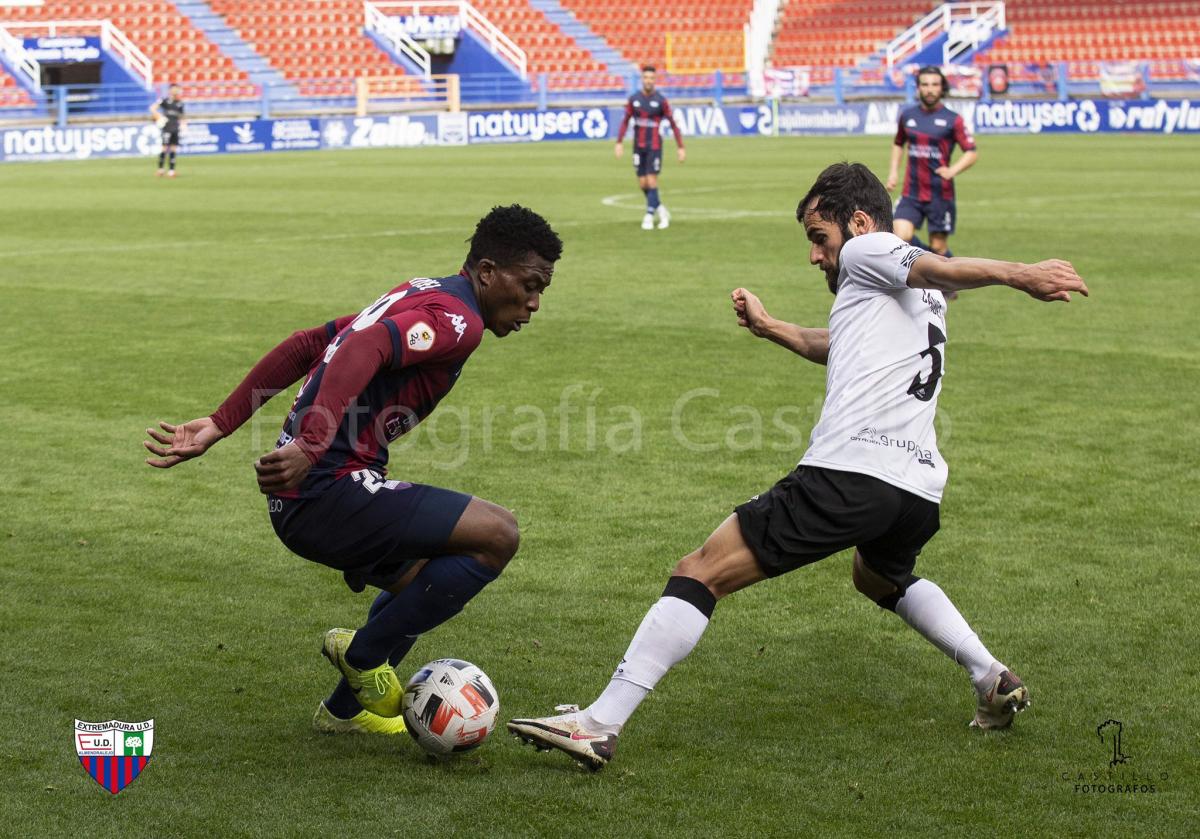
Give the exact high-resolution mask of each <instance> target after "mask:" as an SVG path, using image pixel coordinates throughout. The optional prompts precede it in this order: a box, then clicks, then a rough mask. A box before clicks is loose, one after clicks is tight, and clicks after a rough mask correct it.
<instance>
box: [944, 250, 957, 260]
mask: <svg viewBox="0 0 1200 839" xmlns="http://www.w3.org/2000/svg"><path fill="white" fill-rule="evenodd" d="M942 256H944V257H946V258H947V259H951V258H953V257H954V251H952V250H950V249H949V248H946V252H945V253H944V254H942Z"/></svg>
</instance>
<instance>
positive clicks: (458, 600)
mask: <svg viewBox="0 0 1200 839" xmlns="http://www.w3.org/2000/svg"><path fill="white" fill-rule="evenodd" d="M498 576H500V575H499V573H498V572H496V571H493V570H492V569H491V568H488V567H487V566H484V565H481V564H480V563H478V562H476V561H475V560H474V559H471V558H470V557H469V556H439V557H437V558H436V559H431V560H430V561H429V562H427V563H426V564H425V567H424V568H422V569H421V572H420V573H419V574H417V576H416V577H414V578H413V581H412V582H411V583H409V584H408V586H407V587H406V588H405V589H404V590H403V591H401V592H400V593H399V594H397V595H395V596H393V597H392V599H391V600H390V601H388V602H387V603H386V604H384V605H383V607H382V608H381V609H380V610H379V612H378V613H377V614H375V616H374V617H372V618H370V619H369V620H368V621H367V623H366V625H365V626H363V627H362V628H361V629H360V630H358V632H357V633H355V635H354V641H352V642H351V644H350V648H349V649H347V650H346V661H347V662H349V663H350V665H351V666H353V667H357V668H359V669H360V670H366V669H369V668H371V667H378V666H379V665H380V664H382V663H383V662H385V661H387V660H388V659H389V657H390V656H391V655H392V653H393V650H395V649H397V647H398V646H399V645H400V644H401V643H402V642H403V641H404V640H405V639H407V638H413V639H415V638H416V636H418V635H422V634H424V633H426V632H428V631H429V630H431V629H433V628H434V627H436V626H440V625H441V624H443V623H445V622H446V621H448V620H450V618H452V617H454V616H455V615H457V614H458V613H459V612H461V611H462V610H463V607H464V606H466V605H467V601H469V600H470V599H471V598H472V597H474V596H475V595H477V594H479V592H481V591H483V588H484V586H486V585H487V584H488V583H490V582H491V581H492V580H494V579H496V577H498ZM405 652H407V650H405Z"/></svg>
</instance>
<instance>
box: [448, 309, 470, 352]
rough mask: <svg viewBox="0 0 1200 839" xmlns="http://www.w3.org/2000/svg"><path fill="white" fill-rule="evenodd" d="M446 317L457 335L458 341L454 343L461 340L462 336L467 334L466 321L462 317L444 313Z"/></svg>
mask: <svg viewBox="0 0 1200 839" xmlns="http://www.w3.org/2000/svg"><path fill="white" fill-rule="evenodd" d="M446 317H448V318H449V319H450V323H451V324H453V326H454V331H455V332H457V333H458V339H457V340H456V341H455V342H454V343H456V344H457V343H458V342H459V341H461V340H462V336H463V335H466V334H467V319H466V318H464V317H463V316H462V315H455V314H452V313H450V312H446Z"/></svg>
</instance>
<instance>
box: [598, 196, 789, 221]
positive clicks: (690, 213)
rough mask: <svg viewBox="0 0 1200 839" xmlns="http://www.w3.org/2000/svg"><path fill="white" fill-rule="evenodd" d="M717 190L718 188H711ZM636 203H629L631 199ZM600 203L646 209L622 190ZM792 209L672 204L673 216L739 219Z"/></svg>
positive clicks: (771, 215)
mask: <svg viewBox="0 0 1200 839" xmlns="http://www.w3.org/2000/svg"><path fill="white" fill-rule="evenodd" d="M709 191H712V192H715V191H716V190H709ZM683 193H684V190H672V191H671V192H670V193H668V194H669V195H672V196H674V195H680V194H683ZM631 199H632V200H633V201H634V202H635V203H632V204H631V203H628V202H629V201H630V200H631ZM600 203H601V204H603V205H604V206H605V207H612V208H614V209H618V210H644V209H645V208H646V205H645V204H642V203H640V202H638V199H637V198H636V197H633V196H630V194H629V193H627V192H621V193H618V194H616V195H606V196H604V197H603V198H601V199H600ZM791 215H792V213H791V211H788V212H784V211H782V210H731V209H729V208H727V207H680V206H678V205H675V204H672V205H671V216H672V217H674V218H696V219H738V218H784V217H790V216H791Z"/></svg>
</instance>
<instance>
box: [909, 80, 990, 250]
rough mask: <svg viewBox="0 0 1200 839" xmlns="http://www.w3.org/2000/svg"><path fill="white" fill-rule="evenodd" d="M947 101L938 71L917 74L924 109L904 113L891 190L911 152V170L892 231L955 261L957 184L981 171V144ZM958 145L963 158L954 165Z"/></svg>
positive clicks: (915, 106)
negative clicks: (925, 227) (922, 234)
mask: <svg viewBox="0 0 1200 839" xmlns="http://www.w3.org/2000/svg"><path fill="white" fill-rule="evenodd" d="M945 95H946V77H945V76H944V75H943V74H942V71H941V70H940V69H938V68H937V67H922V68H921V69H920V71H918V73H917V96H918V98H919V99H920V103H919V104H917V105H913V106H911V107H909V108H905V109H904V110H902V111H901V112H900V120H899V125H898V127H897V129H896V138H895V142H894V143H893V145H892V161H891V168H890V169H889V171H888V179H887V189H888V192H891V191H892V190H894V189H895V188H896V181H897V178H898V176H899V171H900V158H901V157H902V156H903V155H904V147H905V145H906V144H907V146H908V169H907V171H906V173H905V176H904V191H903V194H902V196H901V198H900V201H899V202H898V203H897V204H896V209H895V212H894V216H895V218H894V220H893V224H892V231H893V232H894V233H895V234H896V235H897V236H899V237H900V238H901V239H904V240H905V241H906V242H912V243H913V244H914V245H916V246H917V247H921V248H925V249H926V250H932V251H933V252H934V253H939V254H942V255H943V256H951V255H952V254H950V252H949V245H948V244H947V241H946V239H947V237H948V236H949V235H950V234H951V233H953V232H954V223H955V219H956V217H957V214H958V209H957V206H956V204H955V200H954V179H955V178H956V177H957V176H958V175H960V174H962V173H963V172H964V171H966V170H967V169H969V168H971V167H972V166H973V165H975V161H976V160H977V159H978V154H977V153H976V151H975V140H974V138H973V137H972V136H971V132H970V131H969V130H968V129H967V124H966V122H964V121H963V118H962V117H961V116H959V115H958V114H956V113H955V112H954V111H952V110H950V109H949V108H947V107H946V106H945V105H943V104H942V99H943V98H944V97H945ZM955 145H957V146H958V147H959V148H961V149H962V150H963V155H962V157H960V158H959V159H958V161H957V162H956V163H954V164H953V165H951V163H950V158H951V155H952V154H953V152H954V146H955ZM922 221H927V222H928V224H929V246H928V247H926V246H925V243H924V242H921V241H920V240H919V239H917V238H916V236H915V233H916V230H917V229H919V228H920V227H921V223H922Z"/></svg>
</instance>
